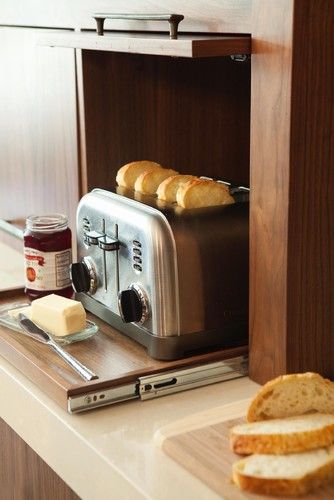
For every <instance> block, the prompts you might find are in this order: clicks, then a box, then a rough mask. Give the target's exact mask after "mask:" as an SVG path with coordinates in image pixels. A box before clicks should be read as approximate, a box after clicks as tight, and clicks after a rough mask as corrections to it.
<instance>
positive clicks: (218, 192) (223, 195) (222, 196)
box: [176, 179, 234, 208]
mask: <svg viewBox="0 0 334 500" xmlns="http://www.w3.org/2000/svg"><path fill="white" fill-rule="evenodd" d="M176 201H177V203H178V205H180V206H181V207H183V208H200V207H211V206H215V205H229V204H231V203H234V199H233V198H232V196H231V195H230V193H229V190H228V187H227V186H226V185H225V184H221V183H218V182H215V181H210V180H206V179H193V180H192V181H188V182H186V183H185V184H182V185H181V186H180V187H179V189H178V190H177V193H176Z"/></svg>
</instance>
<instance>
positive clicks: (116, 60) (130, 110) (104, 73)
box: [81, 50, 250, 192]
mask: <svg viewBox="0 0 334 500" xmlns="http://www.w3.org/2000/svg"><path fill="white" fill-rule="evenodd" d="M81 76H82V82H81V83H82V90H83V92H82V96H81V98H82V101H83V106H82V108H81V109H84V120H82V122H83V123H84V134H82V135H83V136H84V137H85V144H84V150H85V158H84V161H83V162H82V164H83V170H84V171H83V179H84V181H83V191H84V192H85V191H87V190H90V189H92V188H94V187H102V188H105V189H112V188H113V187H114V186H115V176H116V172H117V170H118V169H119V167H120V166H122V165H123V164H125V163H128V162H131V161H134V160H141V159H149V160H154V161H157V162H159V163H161V164H162V165H163V166H165V167H168V168H173V169H176V170H178V171H179V172H180V173H190V174H195V175H206V176H213V177H218V178H221V179H227V180H232V181H235V182H240V183H243V184H246V185H248V184H249V135H250V60H247V61H246V62H235V61H233V60H232V59H231V58H230V57H216V58H203V59H201V58H200V59H185V58H173V57H166V56H148V55H137V54H126V53H111V52H100V51H91V50H89V51H88V50H83V51H82V73H81ZM81 104H82V103H81Z"/></svg>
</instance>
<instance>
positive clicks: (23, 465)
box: [0, 419, 79, 500]
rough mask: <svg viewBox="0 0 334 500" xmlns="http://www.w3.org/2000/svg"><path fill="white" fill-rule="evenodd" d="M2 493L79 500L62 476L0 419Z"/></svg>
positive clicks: (15, 499)
mask: <svg viewBox="0 0 334 500" xmlns="http://www.w3.org/2000/svg"><path fill="white" fill-rule="evenodd" d="M0 442H1V448H0V484H1V493H0V497H1V498H2V499H6V500H28V499H33V500H44V499H45V498H48V499H49V500H79V497H78V496H77V495H76V494H75V493H74V491H73V490H71V489H70V488H69V487H68V486H67V485H66V484H65V483H64V481H62V479H60V477H59V476H57V474H56V473H55V472H54V471H53V470H52V469H51V468H50V467H49V466H48V465H47V464H46V463H45V462H44V461H43V460H42V459H41V458H40V457H39V456H38V455H37V454H36V453H35V452H34V451H33V450H32V449H31V448H30V447H29V446H28V445H27V444H26V443H25V442H24V441H23V440H22V439H21V438H20V437H19V436H18V435H17V434H16V433H15V432H14V431H13V430H12V429H11V428H10V427H9V426H8V425H7V424H6V423H5V422H4V421H3V420H1V419H0Z"/></svg>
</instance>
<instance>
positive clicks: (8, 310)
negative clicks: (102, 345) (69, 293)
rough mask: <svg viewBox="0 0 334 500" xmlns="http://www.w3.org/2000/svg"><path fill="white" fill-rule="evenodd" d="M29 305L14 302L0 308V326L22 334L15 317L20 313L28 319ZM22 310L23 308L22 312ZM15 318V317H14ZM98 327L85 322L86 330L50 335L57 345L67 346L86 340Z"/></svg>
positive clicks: (91, 322) (92, 323)
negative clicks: (62, 334) (63, 334)
mask: <svg viewBox="0 0 334 500" xmlns="http://www.w3.org/2000/svg"><path fill="white" fill-rule="evenodd" d="M29 305H30V304H29V303H28V302H14V303H12V304H7V305H6V306H5V307H3V308H0V324H1V325H4V326H6V327H8V328H10V329H11V330H14V331H16V332H19V333H22V328H21V327H20V325H19V322H18V319H17V315H18V314H19V313H20V312H23V313H24V314H25V315H26V316H28V317H29V309H28V307H29ZM22 308H24V309H23V310H22ZM15 316H16V317H15ZM98 329H99V327H98V326H97V325H96V324H95V323H94V322H93V321H89V320H86V328H84V329H83V330H81V331H79V332H76V333H72V334H70V335H66V336H58V335H52V334H50V336H51V337H52V339H53V340H54V341H55V342H56V343H57V344H59V345H68V344H72V343H73V342H79V341H81V340H86V339H88V338H90V337H92V336H93V335H95V334H96V333H97V331H98Z"/></svg>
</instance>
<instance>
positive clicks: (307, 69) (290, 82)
mask: <svg viewBox="0 0 334 500" xmlns="http://www.w3.org/2000/svg"><path fill="white" fill-rule="evenodd" d="M253 8H254V29H253V43H252V52H253V55H252V103H251V109H252V118H251V186H252V190H251V210H250V235H251V247H250V283H251V290H250V376H251V377H252V378H253V379H254V380H255V381H257V382H260V383H263V382H266V381H267V380H269V379H270V378H272V377H274V376H277V375H281V374H283V373H287V372H299V371H318V372H320V373H322V374H323V375H326V376H329V377H331V378H333V377H334V364H333V357H334V342H333V322H334V294H333V290H334V289H333V283H334V218H333V215H332V214H333V209H332V206H333V190H334V169H333V164H334V148H333V144H334V108H333V105H332V103H333V100H334V85H333V72H334V59H333V45H334V32H333V24H334V3H333V2H332V0H323V1H321V2H320V1H318V0H309V1H308V2H304V1H303V0H294V2H292V1H290V0H284V1H283V0H281V1H280V2H277V1H276V0H270V1H269V0H254V3H253ZM310 20H311V21H310Z"/></svg>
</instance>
